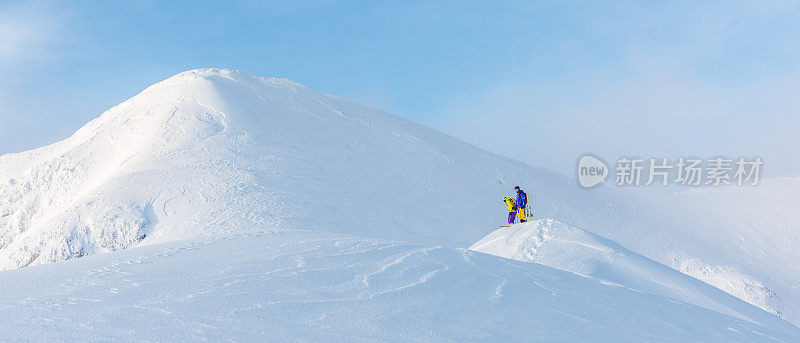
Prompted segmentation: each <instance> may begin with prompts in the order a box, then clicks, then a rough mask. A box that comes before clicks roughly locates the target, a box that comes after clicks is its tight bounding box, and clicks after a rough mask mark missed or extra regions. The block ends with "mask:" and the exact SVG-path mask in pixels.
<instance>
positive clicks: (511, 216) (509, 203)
mask: <svg viewBox="0 0 800 343" xmlns="http://www.w3.org/2000/svg"><path fill="white" fill-rule="evenodd" d="M503 202H504V203H506V207H507V208H508V225H511V224H514V220H515V219H517V203H516V201H514V198H508V197H503Z"/></svg>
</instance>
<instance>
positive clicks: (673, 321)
mask: <svg viewBox="0 0 800 343" xmlns="http://www.w3.org/2000/svg"><path fill="white" fill-rule="evenodd" d="M0 280H1V281H0V294H3V297H2V299H0V323H2V324H0V337H2V338H3V340H9V341H45V340H56V341H86V340H90V341H187V340H190V341H199V340H210V341H223V340H232V341H315V342H320V341H324V342H330V341H381V342H383V341H397V342H409V341H424V342H463V341H509V342H519V341H526V342H529V341H545V342H553V341H565V342H597V341H602V342H641V341H647V342H675V341H685V342H688V341H695V342H736V341H740V342H757V341H767V342H793V341H797V340H798V339H799V338H800V332H799V331H800V330H798V329H797V328H796V327H794V326H791V325H790V324H788V323H786V322H783V321H781V320H780V319H778V318H777V317H775V316H770V317H771V319H772V320H768V321H767V322H766V323H763V324H757V323H754V322H751V321H746V320H741V319H738V318H735V317H730V316H726V315H723V314H721V313H719V312H715V311H711V310H707V309H705V308H701V307H698V306H694V305H690V304H686V303H683V302H679V301H675V300H672V299H670V298H667V297H663V296H659V295H653V294H649V293H646V292H641V291H635V290H631V289H629V288H626V287H622V286H618V285H614V284H610V283H602V282H598V281H597V280H596V279H594V278H588V277H583V276H580V275H577V274H573V273H568V272H564V271H561V270H558V269H553V268H550V267H546V266H542V265H538V264H534V263H524V262H517V261H512V260H507V259H504V258H499V257H495V256H491V255H485V254H481V253H474V252H471V251H468V250H464V249H455V248H446V247H441V246H434V245H419V244H409V243H397V242H391V241H385V240H376V239H367V238H357V237H349V236H343V235H338V234H330V233H323V232H318V231H316V232H302V231H292V232H262V233H258V232H250V233H247V234H227V233H226V234H219V235H214V236H205V237H201V238H194V239H189V240H181V241H176V242H170V243H164V244H158V245H151V246H147V247H140V248H134V249H128V250H124V251H121V252H115V253H110V254H100V255H94V256H89V257H85V258H81V259H75V260H70V261H67V262H60V263H52V264H47V265H40V266H33V267H28V268H22V269H17V270H11V271H6V272H3V273H0ZM764 314H765V315H767V314H766V313H764ZM767 316H769V315H767Z"/></svg>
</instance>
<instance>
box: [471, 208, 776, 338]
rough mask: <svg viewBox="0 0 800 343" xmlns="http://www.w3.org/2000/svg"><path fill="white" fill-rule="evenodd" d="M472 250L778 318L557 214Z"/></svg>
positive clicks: (736, 312)
mask: <svg viewBox="0 0 800 343" xmlns="http://www.w3.org/2000/svg"><path fill="white" fill-rule="evenodd" d="M470 249H471V250H474V251H480V252H484V253H487V254H492V255H497V256H502V257H506V258H511V259H514V260H518V261H526V262H535V263H538V264H542V265H546V266H550V267H554V268H559V269H563V270H567V271H571V272H575V273H578V274H581V275H587V276H590V277H593V278H597V279H598V280H601V281H604V282H611V283H614V284H618V285H622V286H625V287H630V288H632V289H637V290H641V291H644V292H648V293H653V294H659V295H663V296H667V297H669V298H672V299H675V300H678V301H683V302H687V303H691V304H695V305H698V306H701V307H705V308H708V309H711V310H714V311H717V312H721V313H724V314H728V315H731V316H735V317H739V318H742V319H746V320H750V321H754V322H764V321H769V320H770V319H771V318H773V317H774V316H773V315H771V314H769V313H767V312H764V311H762V310H760V309H758V308H756V307H753V306H751V305H749V304H747V303H746V302H744V301H742V300H740V299H737V298H735V297H734V296H732V295H730V294H727V293H725V292H723V291H721V290H719V289H717V288H714V287H712V286H710V285H708V284H706V283H704V282H701V281H699V280H697V279H695V278H692V277H690V276H687V275H685V274H682V273H680V272H678V271H676V270H674V269H671V268H669V267H667V266H665V265H663V264H660V263H658V262H656V261H653V260H651V259H649V258H646V257H644V256H641V255H639V254H637V253H635V252H632V251H630V250H628V249H625V248H624V247H622V246H620V245H619V244H617V243H615V242H613V241H610V240H608V239H606V238H603V237H600V236H598V235H595V234H593V233H591V232H588V231H586V230H582V229H579V228H577V227H574V226H569V225H565V224H562V223H559V222H557V221H554V220H552V219H542V220H536V221H532V222H527V223H522V224H515V225H512V226H511V227H510V228H501V229H498V230H496V231H494V232H492V233H490V234H489V235H487V236H486V237H484V238H483V239H481V240H480V241H478V242H476V243H475V244H473V245H472V246H471V247H470Z"/></svg>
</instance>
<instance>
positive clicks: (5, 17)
mask: <svg viewBox="0 0 800 343" xmlns="http://www.w3.org/2000/svg"><path fill="white" fill-rule="evenodd" d="M56 12H57V11H55V9H54V8H53V6H52V5H50V4H46V3H36V2H20V3H18V4H7V5H0V67H10V66H11V65H12V64H14V63H18V62H25V61H29V60H41V59H46V58H48V57H50V53H51V52H52V47H53V46H54V45H55V44H56V43H57V42H58V41H59V38H60V37H63V34H64V33H63V31H62V28H63V25H62V23H61V20H60V19H59V17H58V16H57V15H54V14H55V13H56Z"/></svg>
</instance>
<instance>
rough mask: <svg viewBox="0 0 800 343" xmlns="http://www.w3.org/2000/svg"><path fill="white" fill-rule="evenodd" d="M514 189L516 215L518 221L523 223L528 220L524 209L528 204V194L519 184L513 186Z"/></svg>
mask: <svg viewBox="0 0 800 343" xmlns="http://www.w3.org/2000/svg"><path fill="white" fill-rule="evenodd" d="M514 190H515V191H517V200H516V203H517V215H518V216H519V222H520V223H524V222H526V221H528V213H527V211H526V206H528V195H527V194H525V192H523V191H522V190H521V189H520V188H519V186H516V187H514Z"/></svg>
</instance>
